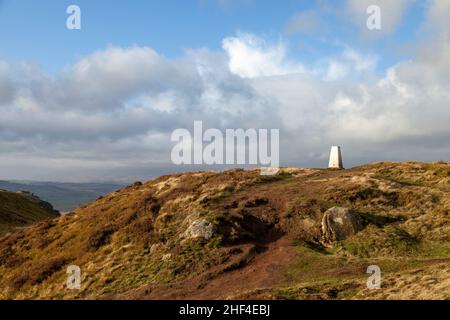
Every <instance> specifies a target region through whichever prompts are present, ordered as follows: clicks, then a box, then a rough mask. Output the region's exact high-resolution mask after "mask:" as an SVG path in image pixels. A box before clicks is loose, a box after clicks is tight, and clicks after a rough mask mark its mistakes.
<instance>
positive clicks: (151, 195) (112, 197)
mask: <svg viewBox="0 0 450 320" xmlns="http://www.w3.org/2000/svg"><path fill="white" fill-rule="evenodd" d="M332 207H344V208H349V209H352V210H354V211H355V212H357V214H358V215H359V216H360V217H361V219H362V221H364V228H363V229H362V230H360V231H359V232H357V233H356V234H354V235H351V236H349V237H347V238H345V239H342V240H340V241H335V242H334V243H331V244H325V243H324V241H323V234H322V227H321V224H322V220H323V216H324V214H325V212H327V210H328V209H330V208H332ZM71 264H75V265H78V266H80V267H81V270H82V288H81V290H68V289H66V288H65V283H66V278H67V275H66V268H67V266H69V265H71ZM369 265H379V266H380V267H381V270H382V289H380V290H368V289H367V288H366V281H367V278H368V276H369V275H368V274H366V269H367V267H368V266H369ZM0 287H1V288H3V290H1V291H0V298H3V299H11V298H12V299H29V298H34V299H36V298H38V299H43V298H51V299H72V298H76V299H83V298H94V299H101V298H117V299H129V298H138V299H161V298H164V299H195V298H211V299H216V298H238V299H413V298H425V299H445V298H446V299H449V298H450V165H449V164H447V163H435V164H425V163H387V162H386V163H376V164H369V165H365V166H361V167H357V168H353V169H349V170H338V171H335V170H325V169H283V170H281V171H280V173H279V174H277V175H275V176H260V175H259V171H258V170H254V171H244V170H231V171H226V172H221V173H212V172H208V173H185V174H178V175H170V176H163V177H160V178H158V179H156V180H152V181H148V182H145V183H135V184H133V185H131V186H129V187H126V188H123V189H121V190H118V191H116V192H113V193H111V194H109V195H107V196H104V197H102V198H99V199H98V200H96V201H94V202H91V203H90V204H88V205H86V206H84V207H82V208H79V209H77V210H76V211H75V212H74V213H73V214H70V215H67V216H64V217H60V218H57V219H54V220H51V221H46V222H42V223H38V224H36V225H33V226H31V227H28V228H26V229H23V230H20V231H18V232H15V233H13V234H11V235H8V236H5V237H3V238H1V239H0Z"/></svg>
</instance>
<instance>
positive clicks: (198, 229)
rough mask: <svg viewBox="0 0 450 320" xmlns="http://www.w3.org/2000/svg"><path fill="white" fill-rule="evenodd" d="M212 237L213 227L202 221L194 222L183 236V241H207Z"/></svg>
mask: <svg viewBox="0 0 450 320" xmlns="http://www.w3.org/2000/svg"><path fill="white" fill-rule="evenodd" d="M213 235H214V226H213V225H212V224H211V223H209V222H207V221H206V220H204V219H199V220H195V221H194V222H192V223H191V224H190V226H189V227H188V228H187V229H186V231H185V232H184V234H183V237H184V238H185V239H205V240H209V239H211V238H212V237H213Z"/></svg>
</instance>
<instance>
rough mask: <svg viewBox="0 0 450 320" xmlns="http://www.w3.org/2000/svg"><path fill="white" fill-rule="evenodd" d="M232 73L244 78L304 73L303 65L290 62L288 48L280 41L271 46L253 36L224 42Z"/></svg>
mask: <svg viewBox="0 0 450 320" xmlns="http://www.w3.org/2000/svg"><path fill="white" fill-rule="evenodd" d="M223 49H224V50H225V51H226V52H227V54H228V57H229V67H230V70H231V72H232V73H234V74H237V75H239V76H241V77H243V78H255V77H267V76H280V75H285V74H290V73H296V72H298V73H301V72H304V68H303V66H302V65H301V64H299V63H295V62H292V61H289V60H288V59H287V57H286V47H285V45H284V44H283V43H282V42H281V41H280V42H279V43H278V44H276V45H269V44H267V43H266V42H265V41H264V40H263V39H261V38H258V37H256V36H254V35H252V34H240V35H239V36H238V37H229V38H226V39H225V40H223Z"/></svg>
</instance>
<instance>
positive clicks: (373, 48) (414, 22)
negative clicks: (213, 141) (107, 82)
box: [0, 0, 424, 72]
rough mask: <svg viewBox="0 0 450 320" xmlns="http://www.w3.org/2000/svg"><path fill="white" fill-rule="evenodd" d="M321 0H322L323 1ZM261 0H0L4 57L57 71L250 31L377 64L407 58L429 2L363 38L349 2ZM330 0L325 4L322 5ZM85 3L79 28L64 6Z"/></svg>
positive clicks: (313, 54)
mask: <svg viewBox="0 0 450 320" xmlns="http://www.w3.org/2000/svg"><path fill="white" fill-rule="evenodd" d="M322 2H323V1H322ZM322 2H321V1H317V2H315V1H305V0H283V1H261V0H260V1H258V0H247V1H245V0H221V1H216V0H185V1H180V0H168V1H143V0H130V1H117V0H112V1H108V0H93V1H92V0H89V1H88V0H78V1H66V0H39V1H30V0H14V1H12V0H4V1H2V4H1V5H0V6H1V7H0V39H2V43H3V45H2V46H1V48H0V56H1V57H2V58H3V59H7V60H9V61H21V60H25V61H33V62H36V63H39V64H40V65H42V66H43V67H45V68H46V69H47V70H49V71H50V72H56V71H58V70H60V69H61V68H62V67H64V66H65V65H67V64H70V63H74V62H75V61H77V60H78V59H80V57H83V56H85V55H87V54H89V53H91V52H93V51H95V50H99V49H103V48H106V47H107V46H108V45H113V46H122V47H128V46H133V45H138V46H149V47H152V48H154V49H156V50H157V51H158V52H160V53H161V54H164V55H166V56H168V57H177V56H180V55H182V54H183V52H184V50H186V49H188V48H201V47H207V48H209V49H212V50H219V49H220V48H221V45H222V40H223V39H224V38H225V37H228V36H231V35H234V34H235V33H236V32H238V31H241V32H251V33H253V34H256V35H261V36H264V37H266V38H269V39H278V38H283V39H285V40H287V41H289V46H290V52H289V54H290V55H293V56H295V57H298V58H301V59H303V60H306V61H312V60H314V59H317V57H321V56H327V55H330V54H333V53H334V52H336V51H338V50H340V48H339V46H336V45H335V44H334V42H336V41H339V42H341V43H345V44H347V45H351V46H357V47H359V48H360V49H361V50H362V51H365V52H373V53H376V54H377V55H379V56H380V67H381V68H383V67H386V66H389V65H392V64H393V63H394V62H396V61H398V60H400V59H401V58H403V56H402V53H401V52H400V53H399V50H398V47H399V46H400V45H402V44H404V43H407V42H411V41H413V40H414V39H415V38H416V37H417V33H418V29H419V26H420V24H421V22H422V21H423V12H424V10H423V6H424V2H421V1H417V2H416V3H414V4H413V5H412V6H410V8H408V10H406V11H405V13H404V15H405V16H404V18H403V19H402V21H401V24H400V26H399V27H398V28H397V29H396V31H395V32H393V33H392V34H390V35H389V37H383V38H381V39H377V40H376V41H364V40H362V39H361V38H360V37H359V36H358V32H359V31H358V30H359V28H358V26H357V25H355V24H352V23H350V21H351V18H349V17H342V15H343V11H345V1H343V0H340V1H328V2H323V3H322ZM324 3H325V4H324ZM70 4H77V5H79V6H80V7H81V10H82V30H80V31H69V30H67V29H66V28H65V20H66V18H67V14H66V12H65V11H66V8H67V7H68V6H69V5H70ZM325 5H326V6H328V7H329V8H328V9H327V10H328V11H325V10H323V20H322V21H321V22H320V23H321V27H320V29H321V30H320V31H318V32H317V33H313V34H290V33H289V32H287V30H286V26H287V25H288V23H289V21H290V19H292V18H293V17H294V16H295V14H297V13H301V12H304V11H307V10H315V9H317V8H320V7H323V6H325Z"/></svg>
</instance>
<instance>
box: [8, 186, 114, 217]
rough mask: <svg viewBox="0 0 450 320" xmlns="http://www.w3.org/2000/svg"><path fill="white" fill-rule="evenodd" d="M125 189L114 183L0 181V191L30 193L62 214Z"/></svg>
mask: <svg viewBox="0 0 450 320" xmlns="http://www.w3.org/2000/svg"><path fill="white" fill-rule="evenodd" d="M121 187H123V186H122V185H120V184H113V183H59V182H32V181H30V182H29V181H26V182H25V181H0V189H4V190H8V191H12V192H16V191H30V192H32V193H34V194H36V195H37V196H38V197H39V198H41V199H42V200H44V201H47V202H50V203H51V204H52V205H53V207H54V208H55V209H56V210H58V211H60V212H69V211H72V210H74V209H76V208H78V207H79V206H81V205H83V204H86V203H88V202H90V201H92V200H95V199H96V198H98V197H99V196H102V195H105V194H108V193H110V192H112V191H115V190H117V189H120V188H121Z"/></svg>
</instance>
